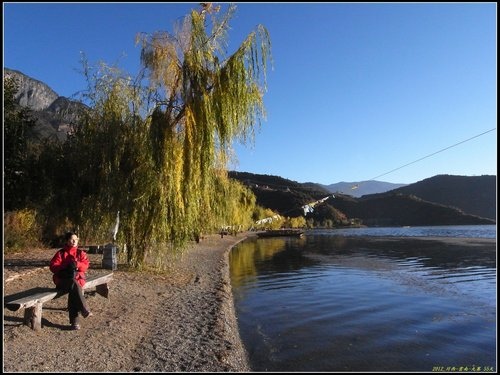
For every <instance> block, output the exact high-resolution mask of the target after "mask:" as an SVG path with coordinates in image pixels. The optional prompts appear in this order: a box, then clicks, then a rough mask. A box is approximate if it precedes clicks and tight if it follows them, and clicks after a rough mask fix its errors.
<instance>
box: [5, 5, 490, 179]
mask: <svg viewBox="0 0 500 375" xmlns="http://www.w3.org/2000/svg"><path fill="white" fill-rule="evenodd" d="M237 4H238V8H237V12H236V14H235V16H234V18H233V19H232V22H231V30H230V33H229V41H230V44H229V52H234V50H235V48H236V46H238V45H239V44H240V43H241V42H242V41H243V39H244V37H245V36H246V35H248V34H249V33H250V32H251V31H253V30H255V28H256V26H257V25H258V24H262V25H264V26H265V27H266V28H267V29H268V31H269V33H270V37H271V43H272V54H273V60H274V64H273V69H272V70H271V69H270V70H269V71H268V91H267V92H266V94H265V96H264V104H265V107H266V110H267V118H266V120H265V121H263V123H262V127H261V129H260V130H259V132H258V133H257V135H256V138H255V143H254V145H253V146H249V147H244V146H241V145H238V144H236V145H235V150H236V155H237V157H238V159H239V164H238V165H233V166H231V167H230V169H235V170H239V171H245V172H252V173H260V174H269V175H278V176H281V177H284V178H288V179H291V180H295V181H298V182H308V181H310V182H317V183H322V184H331V183H335V182H340V181H346V182H357V181H364V180H369V179H373V178H375V177H378V176H380V177H379V178H375V179H376V180H379V181H387V182H394V183H413V182H417V181H420V180H423V179H425V178H428V177H432V176H435V175H437V174H454V175H464V176H473V175H483V174H490V175H496V170H497V164H496V157H497V155H496V151H497V143H496V136H497V131H496V130H493V131H490V132H488V133H487V134H484V135H482V136H479V137H476V138H474V139H472V140H470V141H467V142H464V143H462V144H459V145H458V146H456V147H451V148H449V149H447V150H445V151H443V152H439V153H437V154H435V155H433V156H429V157H426V156H428V155H431V154H433V153H435V152H437V151H440V150H443V149H445V148H447V147H449V146H452V145H454V144H457V143H459V142H462V141H464V140H467V139H469V138H471V137H474V136H476V135H478V134H480V133H483V132H485V131H488V130H490V129H495V128H496V126H497V125H496V123H497V105H496V103H497V40H496V35H497V25H496V12H497V6H496V3H442V4H436V3H344V4H340V3H313V4H311V3H237ZM224 6H227V4H224V3H223V7H224ZM192 8H196V9H197V8H198V3H174V4H173V3H62V4H60V3H27V4H24V3H3V16H4V25H3V27H4V30H3V31H4V50H3V52H4V67H7V68H11V69H15V70H19V71H21V72H23V73H25V74H27V75H29V76H31V77H33V78H35V79H38V80H40V81H42V82H44V83H46V84H48V85H49V86H50V87H51V88H52V89H53V90H54V91H55V92H57V93H58V94H59V95H62V96H71V95H73V94H75V93H76V92H77V91H79V90H82V89H84V88H85V81H84V79H83V76H82V75H81V73H79V71H80V70H81V65H80V63H79V61H80V51H83V52H84V53H85V54H86V56H87V58H88V60H89V61H90V62H91V63H95V62H97V61H99V60H102V61H105V62H108V63H115V62H118V65H119V66H120V67H122V68H124V69H125V70H126V71H128V72H129V73H131V74H135V73H137V71H138V69H139V53H140V50H139V47H138V46H136V45H135V44H134V38H135V35H136V33H138V32H148V33H151V32H154V31H158V30H164V31H169V32H172V30H173V24H174V21H175V20H178V19H180V18H181V17H183V16H184V15H186V14H187V13H188V12H189V10H190V9H192ZM421 158H424V159H423V160H421V161H418V162H415V163H412V162H414V161H416V160H418V159H421ZM409 163H412V164H410V165H408V166H406V167H402V166H404V165H406V164H409ZM400 167H402V168H400ZM398 168H399V169H398ZM394 169H397V170H396V171H394V172H391V173H388V172H390V171H392V170H394Z"/></svg>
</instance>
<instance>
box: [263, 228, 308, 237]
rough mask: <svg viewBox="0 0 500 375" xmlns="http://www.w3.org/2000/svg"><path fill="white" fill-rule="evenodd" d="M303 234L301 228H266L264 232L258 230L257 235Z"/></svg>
mask: <svg viewBox="0 0 500 375" xmlns="http://www.w3.org/2000/svg"><path fill="white" fill-rule="evenodd" d="M303 234H304V231H303V230H302V229H268V230H266V231H264V232H258V233H257V236H259V237H289V236H293V237H300V236H302V235H303Z"/></svg>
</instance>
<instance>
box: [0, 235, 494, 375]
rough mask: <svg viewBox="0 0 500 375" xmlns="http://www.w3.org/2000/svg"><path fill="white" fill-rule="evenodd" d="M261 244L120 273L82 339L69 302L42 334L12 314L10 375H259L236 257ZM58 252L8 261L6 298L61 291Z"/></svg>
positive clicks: (209, 240) (226, 240) (470, 241)
mask: <svg viewBox="0 0 500 375" xmlns="http://www.w3.org/2000/svg"><path fill="white" fill-rule="evenodd" d="M254 236H256V234H255V232H244V233H239V234H238V235H237V236H232V235H226V236H224V237H223V238H221V237H220V235H215V234H214V235H209V236H206V237H205V238H204V239H203V240H202V241H201V242H200V243H198V244H196V243H192V244H190V245H189V246H188V248H187V249H186V250H185V251H184V252H183V253H181V254H179V255H177V256H169V257H168V261H169V265H170V267H169V270H168V272H165V273H152V272H146V271H137V272H136V271H126V270H123V269H120V267H119V268H118V270H116V271H114V277H113V281H112V282H111V284H110V298H109V299H105V298H103V297H101V296H98V295H97V294H95V293H94V294H92V293H91V294H89V295H87V301H88V303H89V306H90V308H91V310H92V312H93V313H94V316H93V317H91V318H89V319H81V325H82V329H81V330H80V331H69V330H68V317H67V311H66V310H65V307H66V301H67V297H63V298H59V299H56V300H52V301H49V302H47V303H45V304H44V306H43V318H42V330H41V331H39V332H35V331H33V330H31V329H30V328H29V327H27V326H25V325H23V311H18V312H11V311H9V310H7V309H5V308H4V372H58V373H59V372H61V373H63V372H251V371H252V370H251V367H250V364H249V359H248V355H247V352H246V350H245V347H244V345H243V343H242V340H241V338H240V335H239V328H238V321H237V317H236V313H235V307H234V300H233V291H232V288H231V282H230V269H229V267H230V265H229V254H230V251H231V249H233V247H234V246H235V245H236V244H238V243H239V242H241V241H243V240H245V239H247V238H250V237H254ZM345 239H346V240H347V239H351V240H352V239H354V240H355V242H357V241H361V242H365V243H367V244H370V243H371V244H373V245H374V246H377V245H376V244H377V242H379V241H388V242H387V243H389V242H392V241H394V242H398V241H411V242H414V243H415V242H420V241H423V240H425V241H438V242H439V243H442V244H444V245H445V246H444V248H447V245H453V246H456V245H461V246H463V247H466V248H474V247H478V249H480V248H481V247H482V246H483V247H484V246H486V248H487V249H491V250H493V251H494V250H495V248H496V246H495V244H496V239H488V238H455V237H368V236H360V237H356V236H353V237H346V238H345ZM340 240H342V238H340ZM341 245H342V243H339V246H341ZM429 245H431V243H429ZM433 246H434V245H433ZM440 248H441V246H440V245H438V249H440ZM55 251H57V249H33V251H30V252H26V253H17V254H6V255H5V256H4V295H6V296H8V295H11V294H14V293H17V292H19V291H23V290H27V289H30V288H34V287H53V284H52V280H51V273H50V271H48V267H47V265H48V262H49V261H50V259H51V257H52V255H53V254H54V253H55ZM89 258H90V261H91V267H90V271H89V275H92V274H95V273H105V272H109V270H104V269H102V267H101V261H102V255H101V254H89ZM61 353H65V354H63V355H62V354H61ZM68 356H70V357H71V358H73V360H71V361H68V360H67V357H68Z"/></svg>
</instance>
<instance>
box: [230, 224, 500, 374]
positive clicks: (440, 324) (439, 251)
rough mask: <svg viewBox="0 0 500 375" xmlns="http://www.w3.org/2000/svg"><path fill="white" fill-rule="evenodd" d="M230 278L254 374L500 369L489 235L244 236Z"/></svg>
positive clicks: (446, 230)
mask: <svg viewBox="0 0 500 375" xmlns="http://www.w3.org/2000/svg"><path fill="white" fill-rule="evenodd" d="M471 238H472V239H471ZM230 269H231V283H232V288H233V295H234V302H235V308H236V315H237V318H238V324H239V329H240V335H241V338H242V341H243V343H244V345H245V347H246V349H247V352H248V354H249V359H250V365H251V367H252V370H253V371H286V372H299V371H300V372H305V371H328V372H336V371H339V372H341V371H342V372H344V371H383V372H388V371H391V372H397V371H424V372H425V371H428V372H431V371H478V370H479V371H485V372H486V371H494V370H496V226H494V225H488V226H443V227H412V228H356V229H354V228H349V229H337V230H311V231H307V232H306V234H305V236H304V237H302V238H293V237H276V238H259V239H257V238H249V239H248V240H245V241H243V242H241V243H240V244H238V245H237V246H235V248H234V249H233V250H232V251H231V254H230Z"/></svg>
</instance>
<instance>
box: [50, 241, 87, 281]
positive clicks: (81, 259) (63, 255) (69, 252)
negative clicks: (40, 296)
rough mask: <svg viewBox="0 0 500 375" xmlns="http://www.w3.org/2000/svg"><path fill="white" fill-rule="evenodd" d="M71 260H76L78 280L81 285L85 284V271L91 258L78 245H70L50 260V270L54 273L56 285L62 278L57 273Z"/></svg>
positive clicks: (53, 278) (53, 277)
mask: <svg viewBox="0 0 500 375" xmlns="http://www.w3.org/2000/svg"><path fill="white" fill-rule="evenodd" d="M71 262H76V271H77V272H76V276H75V279H76V281H77V282H78V284H80V285H81V286H84V285H85V272H86V271H87V269H88V268H89V265H90V262H89V258H88V256H87V253H86V252H85V251H83V250H81V249H78V248H76V247H71V246H70V245H66V246H64V247H63V248H62V249H61V250H59V251H58V252H57V253H56V254H55V255H54V256H53V257H52V260H51V261H50V270H51V271H52V272H53V273H54V276H52V280H53V281H54V283H55V284H56V285H58V284H59V281H60V280H61V278H60V277H59V276H58V275H57V273H58V272H59V271H61V270H63V269H65V268H66V267H68V266H69V265H70V263H71Z"/></svg>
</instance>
